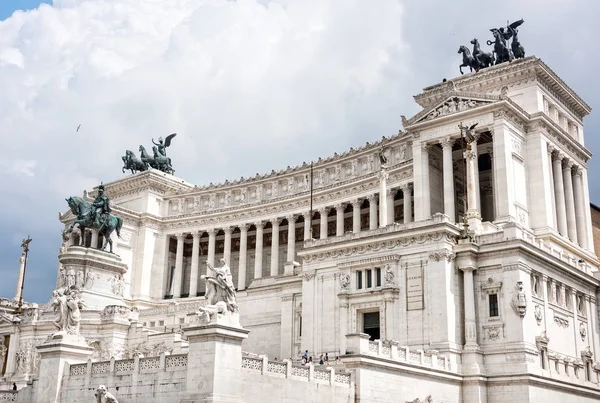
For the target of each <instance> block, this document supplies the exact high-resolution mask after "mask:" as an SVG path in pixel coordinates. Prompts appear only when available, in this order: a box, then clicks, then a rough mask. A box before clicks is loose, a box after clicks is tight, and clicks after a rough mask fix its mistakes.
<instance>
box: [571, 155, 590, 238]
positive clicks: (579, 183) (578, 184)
mask: <svg viewBox="0 0 600 403" xmlns="http://www.w3.org/2000/svg"><path fill="white" fill-rule="evenodd" d="M573 198H574V200H575V220H576V222H577V239H578V240H579V245H580V246H581V247H582V248H584V249H587V248H588V240H587V235H586V231H585V210H584V209H585V202H584V200H585V198H584V196H583V171H582V169H581V167H579V166H578V167H576V168H575V178H574V180H573Z"/></svg>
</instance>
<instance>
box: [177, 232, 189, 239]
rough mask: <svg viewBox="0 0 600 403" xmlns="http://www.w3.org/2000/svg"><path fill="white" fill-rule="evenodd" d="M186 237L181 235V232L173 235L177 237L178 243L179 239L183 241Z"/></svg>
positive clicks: (183, 234) (184, 234)
mask: <svg viewBox="0 0 600 403" xmlns="http://www.w3.org/2000/svg"><path fill="white" fill-rule="evenodd" d="M186 235H187V234H186V233H183V232H178V233H176V234H175V236H176V237H177V240H178V241H179V239H181V240H182V241H183V240H184V239H185V237H186Z"/></svg>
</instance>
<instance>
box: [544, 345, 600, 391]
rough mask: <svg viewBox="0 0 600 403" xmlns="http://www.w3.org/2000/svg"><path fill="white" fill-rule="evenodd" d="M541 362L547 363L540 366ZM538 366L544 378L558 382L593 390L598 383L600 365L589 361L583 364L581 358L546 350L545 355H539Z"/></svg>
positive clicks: (599, 380) (599, 379)
mask: <svg viewBox="0 0 600 403" xmlns="http://www.w3.org/2000/svg"><path fill="white" fill-rule="evenodd" d="M543 360H547V362H546V363H543V364H542V361H543ZM540 366H541V367H542V374H543V375H544V376H546V377H549V378H552V379H555V380H558V381H562V382H569V383H575V384H579V385H584V386H591V387H594V388H597V387H598V384H599V383H600V363H598V362H595V363H594V362H592V361H591V359H590V360H589V361H585V362H584V361H583V360H582V359H581V358H575V357H571V356H567V355H564V354H560V353H557V352H555V351H552V350H548V351H547V355H545V356H544V355H540ZM544 367H545V368H544Z"/></svg>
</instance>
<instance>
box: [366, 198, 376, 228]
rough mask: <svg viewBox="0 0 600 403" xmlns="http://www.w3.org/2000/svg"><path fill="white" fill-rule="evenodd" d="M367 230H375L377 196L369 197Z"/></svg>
mask: <svg viewBox="0 0 600 403" xmlns="http://www.w3.org/2000/svg"><path fill="white" fill-rule="evenodd" d="M368 199H369V229H370V230H371V229H376V228H377V196H375V195H369V196H368Z"/></svg>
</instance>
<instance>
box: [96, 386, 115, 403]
mask: <svg viewBox="0 0 600 403" xmlns="http://www.w3.org/2000/svg"><path fill="white" fill-rule="evenodd" d="M94 396H96V403H119V402H118V401H117V398H116V397H114V396H113V394H112V393H110V392H109V391H108V389H107V388H106V386H104V385H100V386H98V388H97V389H96V393H94Z"/></svg>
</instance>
